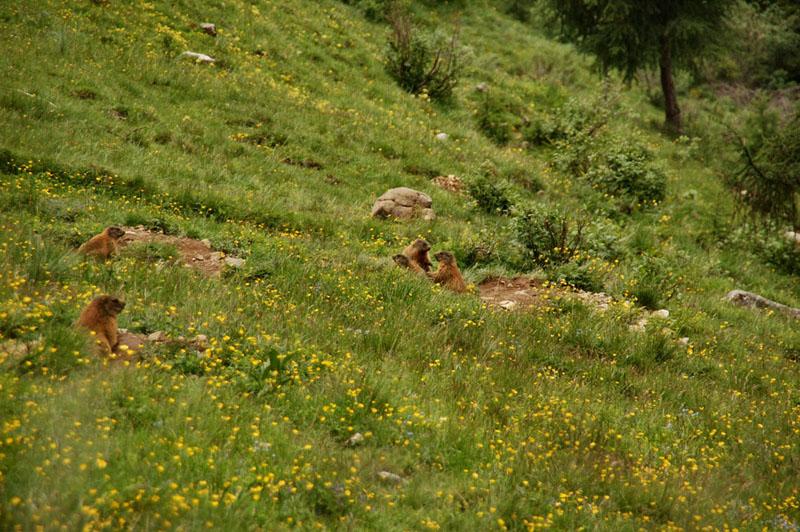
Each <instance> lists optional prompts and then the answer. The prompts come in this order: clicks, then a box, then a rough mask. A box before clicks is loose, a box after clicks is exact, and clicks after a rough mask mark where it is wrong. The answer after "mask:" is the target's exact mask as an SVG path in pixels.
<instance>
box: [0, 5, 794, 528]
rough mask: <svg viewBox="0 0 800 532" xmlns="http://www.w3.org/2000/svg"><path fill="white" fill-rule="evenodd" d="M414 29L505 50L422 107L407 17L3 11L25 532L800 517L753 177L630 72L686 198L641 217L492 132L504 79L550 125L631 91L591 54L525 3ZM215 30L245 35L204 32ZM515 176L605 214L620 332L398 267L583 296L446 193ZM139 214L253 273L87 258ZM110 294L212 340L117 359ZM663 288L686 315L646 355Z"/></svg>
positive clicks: (4, 384)
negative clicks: (515, 9)
mask: <svg viewBox="0 0 800 532" xmlns="http://www.w3.org/2000/svg"><path fill="white" fill-rule="evenodd" d="M413 13H414V15H415V16H417V17H418V19H419V20H421V21H422V22H423V23H425V24H429V25H431V26H438V25H442V26H444V29H447V30H452V27H450V26H448V24H449V21H451V20H455V18H456V17H455V14H456V13H459V14H460V23H461V39H462V41H463V42H464V43H465V44H467V45H469V46H471V47H472V49H473V54H474V60H473V63H472V64H471V66H470V67H469V68H468V69H467V71H466V74H465V77H464V79H463V81H462V83H461V84H460V85H459V86H458V87H457V89H456V91H455V97H454V99H453V101H451V102H449V103H446V104H437V103H430V102H428V101H427V100H425V99H424V98H415V97H412V96H410V95H408V94H406V93H404V92H403V91H401V90H400V89H399V88H397V86H396V85H395V84H394V82H393V81H392V80H391V79H390V78H389V76H388V75H387V74H386V73H385V72H384V69H383V65H382V55H381V54H382V48H383V44H384V35H385V32H386V28H385V25H383V24H381V23H374V22H370V21H368V20H367V19H366V18H364V17H363V15H362V12H361V10H360V9H359V8H358V7H357V6H351V5H348V4H345V3H342V2H338V1H334V0H324V1H320V2H299V1H297V2H296V1H291V2H268V1H266V0H262V1H260V2H256V3H253V4H252V5H251V3H249V2H241V1H227V2H225V3H214V4H213V5H208V3H199V2H194V1H187V2H179V3H174V2H162V1H160V0H159V1H155V2H151V3H139V2H136V3H134V2H123V1H116V0H111V1H110V2H59V1H55V0H49V1H44V2H38V3H35V5H3V6H2V7H0V30H2V33H3V35H4V39H3V41H2V44H0V72H2V73H3V75H4V83H3V84H2V86H1V87H0V255H2V256H3V260H1V261H0V344H2V345H3V349H2V350H0V412H2V416H1V417H2V420H3V425H2V430H3V434H2V438H0V442H2V445H0V474H2V476H1V477H0V479H1V480H2V482H0V522H2V523H3V528H8V529H15V528H19V529H22V530H28V529H35V528H36V527H37V526H41V527H43V528H44V529H52V530H56V529H67V530H72V529H79V528H86V529H89V530H93V529H139V530H162V529H163V530H166V529H178V528H180V529H182V530H200V529H220V530H251V529H262V530H285V529H293V528H296V529H303V530H304V529H315V528H330V529H364V530H423V529H436V528H440V529H443V530H494V529H498V530H499V529H504V528H507V529H514V530H524V529H532V528H539V527H550V528H554V529H560V530H576V529H579V528H580V527H583V528H586V529H601V530H634V529H641V528H645V529H650V528H653V529H687V530H694V529H703V528H708V529H725V528H726V527H728V528H738V529H744V530H752V529H763V528H767V529H769V528H770V527H772V528H780V526H781V523H790V524H792V525H793V526H796V525H797V523H798V517H797V516H798V500H800V482H798V476H797V470H798V467H800V463H798V457H799V456H800V453H799V452H798V443H797V441H798V434H799V433H800V429H798V426H797V424H798V414H800V410H799V409H800V406H798V405H800V392H798V389H800V387H799V386H798V377H797V361H798V355H797V352H798V346H800V340H799V339H798V337H797V334H796V333H795V332H794V331H793V329H794V327H795V326H796V324H795V323H794V322H793V321H792V320H789V319H787V318H785V317H783V316H781V315H777V314H774V315H770V314H768V313H764V312H757V311H751V310H747V309H740V308H736V307H731V306H729V305H728V304H727V303H725V302H724V301H722V297H723V296H724V294H725V293H726V292H727V291H728V290H730V289H732V288H743V289H747V290H752V291H754V292H758V293H762V294H764V295H765V296H767V297H770V298H772V299H776V300H779V301H781V302H784V303H786V304H789V305H791V306H800V305H798V303H799V302H800V283H798V280H797V278H795V277H791V276H787V275H784V274H782V273H780V272H777V271H774V269H773V268H772V267H771V266H769V265H768V264H765V263H764V262H763V261H762V260H761V259H760V258H759V257H758V256H757V255H756V254H754V253H753V252H752V251H751V250H750V249H749V248H748V246H747V245H745V244H744V243H743V242H742V239H735V238H731V237H730V233H731V227H730V220H731V218H730V215H731V213H732V202H731V200H730V198H729V197H728V196H727V195H726V193H725V192H724V191H723V189H722V187H721V186H720V185H719V183H718V180H717V179H716V177H715V172H716V171H717V170H718V169H719V168H720V166H719V161H718V160H717V159H715V160H712V159H711V158H710V157H707V158H706V159H702V158H701V156H700V154H699V153H697V151H698V149H696V148H692V147H691V146H690V145H689V141H673V140H672V139H668V138H665V137H663V136H662V135H661V134H660V133H659V128H658V127H656V126H655V125H654V124H657V123H658V121H659V120H660V116H661V112H660V111H659V110H658V109H655V108H653V107H651V106H650V104H649V103H648V101H647V98H646V97H645V95H644V93H643V91H642V90H640V89H639V88H636V87H634V88H625V87H622V86H621V84H620V83H619V82H618V81H616V80H614V79H612V80H611V83H612V85H613V89H614V90H615V91H620V110H619V112H618V113H616V114H615V116H614V118H613V119H612V121H611V122H610V123H609V124H608V126H607V128H608V130H609V131H610V132H612V133H613V134H617V135H622V136H625V137H628V136H629V137H630V138H637V139H639V140H641V141H643V142H646V143H647V144H648V145H649V147H650V149H651V150H652V151H653V153H654V154H655V158H656V160H657V162H658V163H659V164H660V165H661V166H662V167H663V168H664V170H665V172H666V175H667V178H668V180H667V198H666V200H665V201H664V202H662V203H661V204H658V205H656V206H653V207H651V208H643V209H638V210H634V211H633V212H631V213H630V214H625V213H622V212H618V211H616V210H615V209H614V208H613V206H611V205H610V201H609V200H608V199H607V198H604V197H603V196H602V194H600V193H598V192H597V191H595V190H592V189H591V188H590V187H589V186H588V185H587V184H586V183H585V182H583V181H582V180H580V179H574V178H571V177H570V176H569V175H567V174H565V173H562V172H560V171H559V170H557V169H554V168H553V167H552V166H551V162H552V160H553V159H554V157H556V156H557V155H559V154H558V149H559V148H557V147H554V146H551V145H545V146H541V147H534V148H529V149H526V148H524V147H523V146H522V139H517V138H512V140H511V141H510V142H509V143H508V144H507V145H499V144H497V143H496V142H494V141H493V140H491V139H489V138H487V137H486V136H484V134H483V133H481V132H480V128H479V123H478V121H477V119H476V118H475V117H474V114H473V112H474V111H475V110H476V109H477V106H478V105H479V102H480V99H479V98H478V97H477V96H476V94H475V93H474V86H475V85H476V84H478V83H480V82H486V83H488V84H489V85H490V86H491V90H492V91H497V92H498V93H501V94H503V95H505V96H506V97H507V100H508V101H512V102H517V103H515V104H514V105H520V106H521V108H520V109H517V111H524V112H528V111H530V110H536V111H541V112H543V113H545V114H548V113H549V114H553V113H555V112H557V111H556V110H555V109H556V108H557V107H558V106H560V105H562V104H563V103H564V102H566V101H567V100H568V99H569V98H570V97H577V98H579V99H582V100H585V101H587V102H593V101H597V99H596V98H597V93H598V92H599V91H602V84H601V83H600V79H599V78H598V77H597V76H596V75H595V74H593V73H592V71H591V70H590V69H589V66H588V65H589V63H588V61H587V60H586V59H585V58H582V57H580V56H578V55H577V54H575V53H574V51H573V50H572V49H571V48H570V47H569V46H566V45H561V44H556V43H554V42H552V41H549V40H547V39H546V38H545V37H543V36H542V35H541V34H540V32H539V31H538V30H536V29H535V28H532V27H530V26H523V25H521V24H519V23H517V22H514V21H512V19H511V18H509V17H508V16H506V15H505V14H504V13H503V10H502V9H501V7H500V6H499V5H495V4H494V3H491V2H470V3H467V2H455V3H452V2H451V3H448V4H443V5H438V4H435V3H427V2H426V3H416V4H415V5H414V7H413ZM200 18H202V19H203V20H200ZM206 20H208V21H212V22H215V23H216V24H217V27H218V29H219V30H220V34H219V35H218V36H217V37H216V39H215V38H212V37H210V36H208V35H206V34H204V33H202V32H201V31H199V29H198V28H196V27H194V26H193V24H194V23H199V22H204V21H206ZM167 36H169V37H167ZM184 49H189V50H192V51H197V52H202V53H207V54H209V55H211V56H213V57H215V58H217V59H218V60H219V63H218V64H217V65H215V66H209V65H197V64H193V63H191V62H188V61H182V60H181V59H179V58H178V57H177V55H178V54H179V53H180V52H181V51H183V50H184ZM684 97H685V98H687V99H688V98H690V96H689V95H684ZM701 104H702V102H697V101H694V100H693V105H696V106H700V105H701ZM110 110H113V111H114V112H113V113H109V111H110ZM441 131H445V132H447V134H448V135H449V140H448V141H445V142H442V141H438V140H436V139H435V135H436V134H437V133H439V132H441ZM712 140H713V139H711V140H709V141H708V142H711V141H712ZM703 153H705V152H703ZM306 159H310V160H311V161H313V162H314V163H318V164H315V165H303V164H302V162H303V161H304V160H306ZM487 161H488V163H487ZM314 166H316V167H314ZM486 168H494V171H495V172H496V174H497V175H498V176H500V178H502V179H505V180H507V182H508V184H509V186H510V187H512V190H511V193H512V195H513V197H514V198H515V201H517V202H521V203H523V204H524V203H530V202H552V203H555V204H558V205H560V206H562V207H563V208H564V209H566V210H567V211H568V212H570V213H574V214H575V215H576V216H579V215H580V216H586V217H589V218H590V219H591V220H592V221H593V222H595V223H597V224H600V225H598V226H597V227H600V228H602V231H600V230H598V231H597V232H596V233H597V234H596V235H595V236H594V237H593V238H596V239H597V240H598V241H600V240H603V242H605V241H606V240H608V245H605V244H604V248H603V249H606V250H607V251H606V253H605V255H602V256H589V257H587V258H586V259H585V260H586V262H585V264H584V266H585V270H582V271H581V272H579V273H580V274H581V275H586V276H588V277H587V280H585V282H587V283H589V282H590V281H591V284H592V285H593V286H594V285H595V284H599V286H601V287H602V288H603V289H604V290H605V291H606V292H607V293H610V294H612V295H614V296H615V298H616V299H617V302H616V303H615V304H613V305H612V306H611V308H609V309H608V310H607V311H605V312H602V313H601V312H595V311H592V310H591V309H589V308H587V307H586V306H584V305H583V304H580V303H576V302H574V301H571V300H565V299H560V298H559V297H558V296H557V294H556V293H555V292H554V294H553V298H552V299H551V300H550V302H549V304H548V305H544V306H543V307H541V308H537V309H534V310H531V311H528V312H521V311H520V312H507V311H505V310H501V309H495V308H492V307H488V306H487V305H486V304H484V303H482V302H481V300H480V299H479V298H478V297H477V296H476V295H475V293H474V292H473V293H472V294H469V295H465V296H456V295H453V294H451V293H449V292H447V291H443V290H441V289H439V288H437V287H434V286H432V285H431V284H430V283H427V282H426V281H424V280H422V279H419V278H417V277H415V276H413V275H410V274H409V273H408V272H405V271H401V270H399V269H398V268H396V267H394V264H393V262H392V261H391V258H390V257H391V255H392V254H393V253H397V252H399V251H400V250H401V249H402V248H403V247H404V246H405V245H407V244H408V243H409V242H410V241H411V240H413V239H414V238H417V237H424V238H426V239H428V240H429V241H430V242H431V243H432V245H433V248H434V250H440V249H448V250H452V251H453V252H454V253H455V254H456V257H457V258H458V260H459V263H460V264H461V265H462V266H463V273H464V275H465V277H466V279H467V282H468V284H471V285H477V284H478V283H480V281H481V280H482V279H483V278H484V277H486V276H487V275H489V274H503V275H508V276H514V275H522V274H528V275H539V276H546V275H548V274H552V272H547V271H539V269H538V268H537V267H536V265H534V264H531V263H530V262H526V261H524V260H523V258H522V257H523V255H522V252H521V250H520V249H519V247H518V246H516V245H515V244H514V243H513V242H512V241H511V233H510V230H509V227H508V225H509V224H508V220H509V218H508V216H503V215H501V214H496V213H486V212H483V211H482V210H481V209H479V208H478V207H477V205H475V202H474V200H473V199H472V198H470V197H469V196H466V195H453V194H451V193H449V192H446V191H443V190H440V189H438V188H436V187H434V186H433V185H432V184H431V183H430V181H429V180H430V179H431V178H432V177H435V176H436V175H441V174H444V175H447V174H456V175H459V176H460V177H462V178H464V179H469V178H474V177H477V176H479V175H481V174H482V172H484V171H485V169H486ZM539 184H541V186H542V187H543V190H544V192H543V194H542V195H539V194H537V189H538V186H539ZM394 186H410V187H412V188H416V189H419V190H422V191H424V192H426V193H428V194H430V195H431V196H432V198H433V200H434V205H433V206H434V209H435V210H436V212H437V215H438V218H437V220H436V221H434V222H432V223H428V222H423V221H419V220H417V221H411V222H407V223H398V222H387V221H377V220H372V219H370V218H369V217H368V214H369V211H370V207H371V205H372V202H373V201H374V199H375V198H376V197H377V196H378V195H380V194H381V193H382V192H384V191H385V190H386V189H388V188H390V187H394ZM111 224H120V225H145V226H147V227H149V228H152V229H158V230H162V231H165V232H167V233H169V234H175V235H180V236H189V237H192V238H198V239H202V238H208V239H209V240H210V241H211V243H212V247H214V249H217V250H222V251H224V252H226V253H230V254H233V255H236V256H240V257H242V258H244V259H245V261H246V262H245V265H244V266H243V267H242V268H241V269H232V268H229V269H226V270H225V271H224V273H223V275H222V276H221V277H219V278H207V277H204V276H202V275H201V274H200V273H198V272H195V271H193V270H190V269H188V268H184V267H183V266H182V264H180V262H177V261H174V260H172V259H174V258H175V256H176V252H177V251H176V249H175V248H174V247H173V246H164V245H147V246H144V245H142V246H140V247H138V248H137V249H133V248H131V249H128V250H126V251H125V252H124V253H122V254H121V256H120V257H117V258H114V259H112V260H109V261H106V262H99V261H95V260H87V259H86V258H84V257H82V256H80V255H78V254H75V253H73V252H72V250H74V248H76V247H77V246H78V245H80V244H81V243H82V242H84V241H86V240H87V239H88V238H89V237H91V236H92V235H93V234H96V233H97V232H98V231H99V230H101V229H102V228H103V227H106V226H108V225H111ZM599 247H601V246H598V248H599ZM598 255H600V254H598ZM562 273H564V272H562ZM566 273H569V272H566ZM575 275H577V274H575ZM565 276H566V275H565ZM556 277H557V275H556ZM99 293H114V294H120V295H123V296H124V297H125V298H126V300H127V306H126V308H125V310H124V312H123V313H122V314H121V315H120V326H121V327H125V328H127V329H129V330H131V331H134V332H138V333H144V334H149V333H152V332H155V331H164V332H165V333H166V334H167V335H168V336H170V337H172V338H177V337H178V336H184V337H186V338H191V337H193V336H195V335H197V334H204V335H206V336H207V337H208V339H209V342H208V349H207V350H205V351H203V352H200V351H198V350H196V349H194V348H193V347H192V346H190V345H181V344H160V345H156V346H151V347H149V348H147V350H146V351H145V352H144V353H143V355H142V357H141V359H140V360H138V361H135V362H132V363H129V364H124V363H113V362H106V361H103V360H100V359H98V358H97V357H95V356H93V355H91V354H90V351H89V349H88V347H87V340H86V339H85V338H84V337H83V336H81V335H80V334H77V333H76V332H75V331H73V328H72V325H73V323H74V322H75V320H76V319H77V316H78V314H79V313H80V310H81V309H82V308H83V307H84V306H85V305H86V304H87V303H88V302H89V301H90V300H91V298H92V297H93V296H94V295H97V294H99ZM637 298H638V300H639V301H638V303H639V304H641V305H644V306H648V307H651V308H667V309H668V310H669V311H670V317H669V318H667V319H652V320H651V322H650V323H649V324H648V326H647V328H646V331H645V332H643V333H635V332H631V331H630V330H629V328H628V327H629V325H631V324H634V323H636V321H637V320H638V319H639V317H640V312H641V310H642V309H641V307H637V306H636V305H635V300H636V299H637ZM681 337H688V338H689V344H688V345H683V344H681V343H679V342H678V339H679V338H681ZM8 341H14V342H16V343H26V344H29V345H30V346H31V348H30V350H29V351H27V352H26V353H25V354H24V356H21V357H19V356H14V355H12V354H11V352H10V348H9V347H8V346H10V345H11V344H7V343H5V342H8ZM355 432H361V433H362V434H363V435H364V436H365V441H364V443H363V444H362V445H361V446H358V447H355V448H350V447H348V446H346V442H347V440H348V438H350V436H351V435H352V434H353V433H355ZM383 470H386V471H390V472H392V473H395V474H398V475H400V476H402V477H403V478H404V479H405V480H406V482H405V483H402V484H394V483H387V482H385V481H382V480H380V479H379V477H378V473H379V472H380V471H383Z"/></svg>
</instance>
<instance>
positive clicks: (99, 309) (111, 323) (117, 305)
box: [75, 296, 125, 355]
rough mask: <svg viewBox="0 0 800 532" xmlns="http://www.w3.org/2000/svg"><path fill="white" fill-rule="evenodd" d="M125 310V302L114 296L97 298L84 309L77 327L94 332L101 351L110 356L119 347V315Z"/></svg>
mask: <svg viewBox="0 0 800 532" xmlns="http://www.w3.org/2000/svg"><path fill="white" fill-rule="evenodd" d="M124 308H125V301H123V300H121V299H119V298H118V297H114V296H97V297H96V298H94V299H93V300H92V302H91V303H89V305H88V306H87V307H86V308H85V309H83V312H81V316H80V317H79V318H78V322H77V323H76V324H75V326H76V327H81V328H84V329H86V330H88V331H94V333H95V334H94V340H95V341H96V342H97V344H98V345H99V346H100V351H101V353H102V354H104V355H108V354H110V353H111V351H113V350H114V348H115V347H117V343H118V339H117V315H118V314H119V313H120V312H122V309H124Z"/></svg>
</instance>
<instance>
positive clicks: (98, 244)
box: [78, 225, 125, 259]
mask: <svg viewBox="0 0 800 532" xmlns="http://www.w3.org/2000/svg"><path fill="white" fill-rule="evenodd" d="M123 236H125V231H123V230H122V229H120V228H119V227H116V226H113V225H112V226H111V227H107V228H106V230H105V231H103V232H102V233H100V234H99V235H97V236H93V237H92V238H91V239H90V240H89V241H88V242H86V243H85V244H84V245H82V246H81V247H80V248H78V251H80V252H81V253H83V254H84V255H91V256H93V257H97V258H98V259H107V258H108V257H109V256H111V255H113V254H115V253H117V252H119V246H118V245H117V241H118V240H119V239H120V238H122V237H123Z"/></svg>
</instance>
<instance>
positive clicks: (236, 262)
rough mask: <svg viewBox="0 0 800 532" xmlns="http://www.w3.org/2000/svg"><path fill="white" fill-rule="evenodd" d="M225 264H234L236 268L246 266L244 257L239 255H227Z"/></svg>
mask: <svg viewBox="0 0 800 532" xmlns="http://www.w3.org/2000/svg"><path fill="white" fill-rule="evenodd" d="M225 264H227V265H228V266H233V267H234V268H241V267H242V266H244V259H240V258H238V257H225Z"/></svg>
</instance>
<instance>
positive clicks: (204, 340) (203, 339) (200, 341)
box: [192, 334, 208, 345]
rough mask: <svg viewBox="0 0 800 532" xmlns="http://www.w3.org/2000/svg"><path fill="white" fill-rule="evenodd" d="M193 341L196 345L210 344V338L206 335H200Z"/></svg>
mask: <svg viewBox="0 0 800 532" xmlns="http://www.w3.org/2000/svg"><path fill="white" fill-rule="evenodd" d="M192 341H193V342H194V343H196V344H200V345H203V344H205V343H207V342H208V336H206V335H205V334H198V335H197V336H195V337H194V339H193V340H192Z"/></svg>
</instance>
